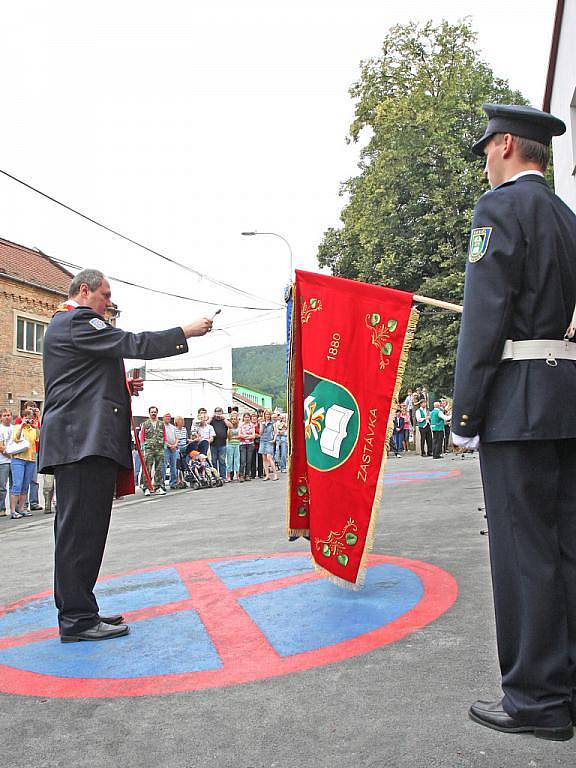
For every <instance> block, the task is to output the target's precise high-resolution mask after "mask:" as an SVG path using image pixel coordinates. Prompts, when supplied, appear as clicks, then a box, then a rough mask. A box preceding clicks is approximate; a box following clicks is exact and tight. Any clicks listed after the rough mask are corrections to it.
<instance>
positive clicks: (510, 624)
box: [452, 104, 576, 740]
mask: <svg viewBox="0 0 576 768" xmlns="http://www.w3.org/2000/svg"><path fill="white" fill-rule="evenodd" d="M484 109H485V111H486V113H487V115H488V117H489V122H488V127H487V129H486V133H485V135H484V136H483V137H482V139H480V141H479V142H477V144H475V145H474V147H473V149H474V151H475V152H476V154H479V155H485V158H486V168H485V174H486V175H487V177H488V180H489V182H490V186H491V187H492V189H491V191H489V192H487V193H486V194H485V195H483V197H481V198H480V200H479V201H478V204H477V205H476V209H475V211H474V221H473V224H472V233H471V237H470V245H469V252H468V264H467V267H466V283H465V291H464V313H463V316H462V326H461V331H460V339H459V344H458V355H457V361H456V380H455V391H454V404H453V418H452V431H453V441H454V444H455V445H460V446H464V447H472V448H475V447H477V446H478V442H479V444H480V461H481V469H482V478H483V484H484V496H485V500H486V512H487V517H488V527H489V533H490V559H491V567H492V583H493V591H494V604H495V611H496V635H497V642H498V655H499V660H500V669H501V673H502V690H503V698H502V699H501V700H497V701H477V702H476V703H475V704H473V705H472V707H471V709H470V716H471V718H472V719H473V720H475V721H476V722H478V723H480V724H482V725H485V726H487V727H489V728H494V729H496V730H499V731H503V732H506V733H519V732H531V733H533V734H534V735H535V736H538V737H540V738H547V739H554V740H564V739H569V738H571V737H572V735H573V726H572V722H573V718H574V716H575V714H576V708H575V703H576V700H575V689H576V410H575V409H561V415H560V418H559V417H558V414H559V411H558V408H557V405H558V403H560V402H563V401H564V399H565V394H566V392H574V391H576V344H574V343H573V342H572V341H570V340H569V339H570V338H571V336H572V335H573V329H572V328H571V326H572V324H573V313H574V308H575V304H576V216H575V215H574V213H573V212H572V211H571V210H570V209H569V208H568V207H567V206H566V205H565V204H564V203H563V202H562V201H561V200H560V199H559V198H558V197H556V195H554V193H553V192H552V191H551V190H550V189H549V187H548V185H547V183H546V181H545V179H544V177H543V174H544V171H545V170H546V166H547V163H548V157H549V146H548V145H549V144H550V142H551V138H552V136H557V135H560V134H562V133H564V131H565V126H564V123H562V121H561V120H558V119H557V118H555V117H553V116H552V115H549V114H547V113H544V112H540V111H539V110H536V109H532V108H530V107H518V106H513V105H495V104H488V105H485V106H484ZM567 329H568V330H567ZM565 335H566V336H567V338H566V339H565Z"/></svg>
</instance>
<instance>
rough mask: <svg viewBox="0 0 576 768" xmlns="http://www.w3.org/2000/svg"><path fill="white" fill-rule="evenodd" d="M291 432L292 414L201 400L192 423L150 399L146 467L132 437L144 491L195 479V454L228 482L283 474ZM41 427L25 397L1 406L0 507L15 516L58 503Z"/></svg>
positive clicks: (142, 434) (144, 436) (144, 427)
mask: <svg viewBox="0 0 576 768" xmlns="http://www.w3.org/2000/svg"><path fill="white" fill-rule="evenodd" d="M287 432H288V425H287V419H286V415H285V414H282V413H278V412H271V411H269V410H259V411H258V412H256V413H243V414H242V415H240V414H239V413H238V409H237V408H232V409H230V411H229V412H228V413H226V414H225V413H224V411H223V409H222V408H220V407H216V408H214V412H213V413H212V414H211V415H209V414H208V412H207V410H206V408H199V409H198V412H197V414H196V417H195V418H194V419H193V420H192V425H191V427H190V429H188V428H187V427H186V424H185V420H184V418H183V417H182V416H175V417H174V418H172V415H171V414H170V413H169V412H166V413H164V414H163V416H162V418H160V417H159V411H158V408H156V407H151V408H150V409H149V412H148V418H147V419H145V420H144V421H143V422H142V424H141V425H140V428H139V439H140V443H141V450H142V456H143V458H144V464H145V467H146V471H144V469H143V467H142V462H141V459H140V453H139V452H138V451H137V450H136V446H135V444H133V458H134V481H135V485H136V487H140V488H141V490H142V492H143V493H144V495H145V496H150V495H151V494H152V493H153V494H155V495H164V494H165V493H166V490H167V488H168V487H169V488H170V489H173V490H175V489H178V488H183V487H188V486H187V484H186V482H185V480H184V478H185V474H186V469H187V466H188V464H189V462H190V460H191V457H192V458H194V459H199V460H200V461H201V462H204V461H205V462H206V463H207V465H208V466H209V467H213V468H214V469H215V471H216V473H217V474H218V476H219V477H220V479H221V480H222V484H223V483H230V482H246V481H248V480H253V479H256V478H260V479H262V480H277V479H278V473H279V472H286V458H287ZM40 433H41V423H40V411H39V409H38V407H37V404H36V403H35V402H32V401H29V402H26V403H24V406H23V409H22V414H21V416H18V417H16V418H13V414H12V412H11V411H10V410H9V409H8V408H3V409H2V410H0V515H8V516H10V517H11V518H12V519H14V520H16V519H19V518H22V517H29V516H30V515H31V514H32V512H34V511H40V510H42V509H43V511H44V513H45V514H52V513H54V512H55V510H56V489H55V487H54V478H53V476H52V475H44V476H42V486H43V495H44V507H42V506H41V504H40V502H39V486H40V483H39V479H38V471H37V466H38V465H37V456H38V448H39V440H40ZM17 448H18V451H17V452H15V450H16V449H17ZM149 481H150V482H149Z"/></svg>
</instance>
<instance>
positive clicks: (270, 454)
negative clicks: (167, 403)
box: [133, 406, 288, 496]
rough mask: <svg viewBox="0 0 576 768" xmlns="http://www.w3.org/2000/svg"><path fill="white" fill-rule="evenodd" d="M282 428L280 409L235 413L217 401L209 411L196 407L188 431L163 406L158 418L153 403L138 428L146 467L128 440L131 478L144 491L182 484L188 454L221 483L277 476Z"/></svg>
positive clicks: (281, 466)
mask: <svg viewBox="0 0 576 768" xmlns="http://www.w3.org/2000/svg"><path fill="white" fill-rule="evenodd" d="M287 431H288V425H287V420H286V415H285V414H282V413H278V412H272V411H270V410H267V409H263V410H259V411H258V412H255V413H248V412H245V413H243V414H242V415H241V416H240V414H239V412H238V409H237V408H232V409H230V410H229V412H228V413H226V414H225V413H224V410H223V409H222V408H220V407H216V408H214V412H213V413H212V414H211V415H209V414H208V412H207V410H206V408H199V409H198V412H197V414H196V417H195V418H194V420H193V421H192V425H191V427H190V430H189V431H188V429H187V428H186V425H185V420H184V418H183V417H182V416H175V417H174V419H172V415H171V414H170V413H169V412H167V413H165V414H164V415H163V416H162V420H160V417H159V410H158V408H157V407H155V406H152V407H151V408H150V409H149V412H148V418H147V419H146V420H145V421H143V422H142V424H141V426H140V431H139V439H140V444H141V447H142V454H143V458H144V467H145V469H144V467H142V462H141V459H140V454H139V452H138V450H137V448H136V446H135V445H134V446H133V449H134V450H133V455H134V481H135V484H136V485H139V486H140V488H141V489H142V491H143V493H144V495H146V496H150V495H151V494H152V493H154V494H155V495H164V494H165V493H166V491H167V488H168V487H169V488H170V489H173V490H175V489H177V488H180V487H184V486H185V478H186V472H187V470H188V469H189V466H190V461H191V460H194V461H200V462H207V463H208V465H209V466H210V467H211V468H213V469H214V470H215V471H216V472H217V473H218V475H219V477H220V479H221V481H222V483H231V482H240V483H243V482H247V481H249V480H254V479H256V478H259V479H261V480H278V473H279V472H286V456H287V444H286V442H287Z"/></svg>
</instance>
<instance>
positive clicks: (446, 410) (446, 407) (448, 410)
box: [440, 397, 452, 453]
mask: <svg viewBox="0 0 576 768" xmlns="http://www.w3.org/2000/svg"><path fill="white" fill-rule="evenodd" d="M440 408H441V409H442V413H443V414H444V446H443V448H442V452H443V453H448V451H449V450H450V427H451V424H452V404H451V402H450V400H448V398H447V397H442V398H440Z"/></svg>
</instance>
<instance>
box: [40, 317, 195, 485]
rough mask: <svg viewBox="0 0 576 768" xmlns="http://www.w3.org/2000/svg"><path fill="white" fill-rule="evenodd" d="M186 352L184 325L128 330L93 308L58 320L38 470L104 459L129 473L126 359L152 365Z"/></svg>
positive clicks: (49, 355) (51, 331) (48, 360)
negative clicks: (94, 458) (95, 457)
mask: <svg viewBox="0 0 576 768" xmlns="http://www.w3.org/2000/svg"><path fill="white" fill-rule="evenodd" d="M187 350H188V344H187V342H186V339H185V337H184V333H183V331H182V329H181V328H171V329H170V330H166V331H158V332H153V333H152V332H147V333H127V332H125V331H122V330H120V329H119V328H113V327H112V326H110V325H108V324H107V323H104V322H103V320H102V317H101V316H100V315H99V314H97V313H96V312H94V310H92V309H90V308H89V307H78V308H77V309H72V310H70V311H68V312H58V313H57V314H56V315H54V317H53V319H52V322H51V323H50V325H49V326H48V328H47V330H46V335H45V336H44V387H45V403H44V413H43V416H42V434H41V440H40V471H42V472H47V471H48V472H50V471H51V469H52V467H54V466H55V465H59V464H68V463H70V462H74V461H80V460H81V459H83V458H85V457H86V456H106V457H108V458H110V459H113V460H114V461H116V462H117V463H118V464H119V465H121V466H122V467H126V468H130V467H131V466H132V454H131V450H130V395H129V393H128V389H127V386H126V375H125V371H124V362H123V358H125V357H127V358H141V359H143V360H153V359H155V358H159V357H170V356H172V355H179V354H182V353H184V352H186V351H187Z"/></svg>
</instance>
